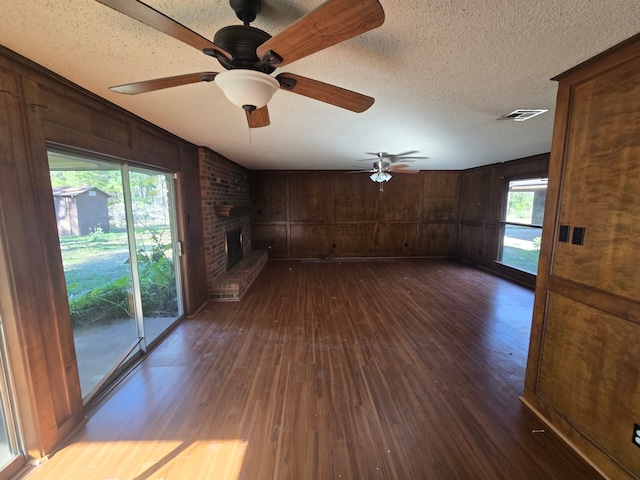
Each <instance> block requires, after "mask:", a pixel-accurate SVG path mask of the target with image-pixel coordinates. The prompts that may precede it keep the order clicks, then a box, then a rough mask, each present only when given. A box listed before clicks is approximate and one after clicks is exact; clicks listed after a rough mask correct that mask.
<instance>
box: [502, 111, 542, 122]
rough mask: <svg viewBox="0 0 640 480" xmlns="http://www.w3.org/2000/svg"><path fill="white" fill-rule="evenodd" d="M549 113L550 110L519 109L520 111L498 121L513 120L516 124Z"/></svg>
mask: <svg viewBox="0 0 640 480" xmlns="http://www.w3.org/2000/svg"><path fill="white" fill-rule="evenodd" d="M548 111H549V110H545V109H542V108H519V109H518V110H514V111H513V112H511V113H510V114H508V115H504V116H503V117H500V118H498V120H511V119H513V120H514V121H515V122H524V121H525V120H529V119H530V118H533V117H537V116H538V115H540V114H542V113H544V112H548Z"/></svg>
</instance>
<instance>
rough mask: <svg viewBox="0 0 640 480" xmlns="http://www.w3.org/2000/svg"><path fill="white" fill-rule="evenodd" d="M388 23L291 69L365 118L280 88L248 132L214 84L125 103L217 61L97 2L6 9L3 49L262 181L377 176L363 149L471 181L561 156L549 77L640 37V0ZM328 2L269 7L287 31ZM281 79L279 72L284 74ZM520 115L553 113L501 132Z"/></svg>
mask: <svg viewBox="0 0 640 480" xmlns="http://www.w3.org/2000/svg"><path fill="white" fill-rule="evenodd" d="M380 2H381V4H382V6H383V8H384V10H385V14H386V21H385V23H384V24H383V25H382V26H381V27H379V28H377V29H375V30H373V31H371V32H368V33H366V34H364V35H361V36H359V37H356V38H354V39H351V40H349V41H347V42H344V43H342V44H340V45H336V46H334V47H331V48H329V49H327V50H324V51H321V52H318V53H316V54H314V55H311V56H309V57H307V58H304V59H302V60H299V61H297V62H294V63H292V64H290V65H287V66H286V67H284V68H283V69H282V70H280V71H288V72H291V73H297V74H300V75H304V76H306V77H311V78H314V79H316V80H321V81H324V82H327V83H331V84H334V85H338V86H341V87H344V88H347V89H350V90H355V91H357V92H360V93H364V94H366V95H370V96H372V97H374V98H375V99H376V103H375V104H374V105H373V107H371V109H369V110H368V111H366V112H364V113H361V114H356V113H352V112H350V111H347V110H342V109H339V108H336V107H333V106H330V105H326V104H323V103H320V102H318V101H315V100H311V99H308V98H306V97H302V96H300V95H295V94H292V93H289V92H285V91H282V90H280V91H278V92H277V93H276V95H275V96H274V98H273V99H272V100H271V102H270V103H269V112H270V115H271V125H270V126H268V127H265V128H260V129H253V130H251V132H250V131H249V129H248V127H247V124H246V120H245V116H244V112H243V111H242V110H241V109H239V108H238V107H236V106H234V105H232V104H231V103H230V102H229V101H228V100H227V99H226V98H225V97H224V96H223V94H222V92H221V91H219V89H218V87H217V86H216V85H215V83H213V82H212V83H198V84H194V85H187V86H182V87H176V88H171V89H167V90H163V91H158V92H152V93H146V94H141V95H137V96H126V95H120V94H116V93H112V92H110V91H109V90H108V87H109V86H112V85H119V84H123V83H129V82H134V81H139V80H147V79H151V78H159V77H166V76H172V75H179V74H183V73H192V72H200V71H211V70H213V71H221V70H222V67H220V66H219V64H218V63H217V61H216V60H215V59H213V58H211V57H207V56H205V55H204V54H202V53H199V52H198V51H197V50H195V49H194V48H192V47H190V46H187V45H185V44H183V43H181V42H179V41H178V40H175V39H174V38H171V37H167V36H165V35H163V34H161V33H159V32H157V31H155V30H153V29H151V28H149V27H147V26H145V25H142V24H140V23H138V22H136V21H135V20H132V19H130V18H128V17H126V16H124V15H122V14H120V13H118V12H116V11H114V10H112V9H110V8H108V7H106V6H104V5H102V4H100V3H98V2H96V1H94V0H65V1H60V0H21V1H15V0H0V5H1V6H2V15H1V16H0V44H2V45H4V46H6V47H8V48H10V49H12V50H14V51H16V52H17V53H20V54H22V55H24V56H26V57H28V58H30V59H31V60H33V61H35V62H37V63H39V64H41V65H43V66H45V67H47V68H48V69H50V70H52V71H54V72H56V73H58V74H60V75H62V76H63V77H66V78H68V79H69V80H71V81H73V82H75V83H77V84H79V85H81V86H82V87H84V88H86V89H88V90H90V91H92V92H94V93H96V94H98V95H100V96H101V97H104V98H106V99H107V100H109V101H111V102H113V103H115V104H117V105H120V106H121V107H123V108H125V109H127V110H129V111H131V112H133V113H135V114H137V115H139V116H140V117H142V118H144V119H146V120H148V121H150V122H152V123H154V124H156V125H158V126H160V127H162V128H164V129H166V130H168V131H170V132H172V133H174V134H176V135H178V136H180V137H182V138H184V139H186V140H188V141H190V142H192V143H194V144H196V145H202V146H207V147H209V148H211V149H213V150H215V151H217V152H219V153H221V154H222V155H224V156H226V157H227V158H229V159H231V160H233V161H235V162H237V163H239V164H241V165H243V166H245V167H247V168H251V169H302V170H306V169H337V170H341V169H345V170H353V168H354V167H365V168H366V167H368V166H369V164H366V163H362V162H360V163H359V162H358V161H357V160H358V159H361V158H366V155H364V152H377V151H385V152H390V153H399V152H403V151H407V150H417V151H419V152H420V153H419V154H416V155H421V156H427V157H429V159H428V160H420V161H417V162H416V163H414V164H412V167H413V168H419V169H422V170H435V169H464V168H469V167H473V166H478V165H484V164H489V163H496V162H501V161H507V160H512V159H515V158H520V157H525V156H529V155H535V154H539V153H545V152H548V151H549V150H550V142H551V131H552V127H553V111H554V103H555V93H556V84H555V82H552V81H550V78H551V77H553V76H555V75H557V74H559V73H561V72H563V71H565V70H567V69H569V68H571V67H573V66H574V65H576V64H578V63H580V62H582V61H584V60H586V59H588V58H590V57H592V56H594V55H595V54H597V53H600V52H601V51H603V50H605V49H607V48H608V47H611V46H613V45H615V44H617V43H619V42H620V41H622V40H624V39H626V38H628V37H631V36H632V35H634V34H636V33H638V32H640V1H638V0H606V1H595V0H508V1H507V0H427V1H424V0H380ZM146 3H148V4H149V5H151V6H153V7H154V8H156V9H158V10H160V11H162V12H163V13H165V14H166V15H168V16H170V17H171V18H173V19H175V20H177V21H178V22H180V23H182V24H183V25H185V26H187V27H189V28H191V29H192V30H195V31H196V32H198V33H199V34H201V35H202V36H204V37H207V38H210V39H211V38H213V34H214V33H215V31H216V30H218V29H219V28H221V27H223V26H226V25H231V24H239V23H240V22H239V21H238V20H237V18H236V17H235V14H234V12H233V10H232V9H231V7H230V6H229V1H228V0H183V1H178V0H148V1H147V2H146ZM320 4H321V0H263V9H262V12H261V13H260V14H259V16H258V18H257V19H256V21H255V22H254V23H253V24H252V25H253V26H255V27H257V28H260V29H263V30H266V31H267V32H269V33H271V34H272V35H273V34H276V33H277V32H279V31H281V30H282V29H284V27H286V26H288V25H289V24H291V23H293V22H294V21H295V20H296V19H297V18H299V17H301V16H303V15H305V14H307V13H308V12H310V11H311V10H313V9H314V8H316V7H317V6H318V5H320ZM277 73H279V71H276V74H277ZM518 108H545V109H549V112H548V113H546V114H543V115H541V116H538V117H535V118H533V119H531V120H528V121H526V122H513V121H504V120H502V121H497V120H496V119H497V118H499V117H501V116H502V115H505V114H508V113H510V112H512V111H513V110H515V109H518Z"/></svg>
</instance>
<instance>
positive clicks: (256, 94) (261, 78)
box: [215, 69, 280, 113]
mask: <svg viewBox="0 0 640 480" xmlns="http://www.w3.org/2000/svg"><path fill="white" fill-rule="evenodd" d="M215 82H216V83H217V84H218V86H219V87H220V89H221V90H222V92H223V93H224V94H225V96H226V97H227V98H228V99H229V100H230V101H231V103H233V104H234V105H237V106H239V107H241V108H243V109H244V110H246V111H247V112H249V113H251V112H252V111H253V110H256V109H258V108H262V107H264V106H265V105H266V104H267V103H269V100H271V97H273V94H274V93H276V91H277V90H278V89H279V88H280V83H279V82H278V81H277V80H276V79H275V78H273V77H272V76H270V75H267V74H266V73H262V72H257V71H255V70H245V69H233V70H227V71H226V72H222V73H219V74H218V75H216V78H215Z"/></svg>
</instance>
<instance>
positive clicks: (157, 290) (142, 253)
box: [129, 168, 182, 343]
mask: <svg viewBox="0 0 640 480" xmlns="http://www.w3.org/2000/svg"><path fill="white" fill-rule="evenodd" d="M129 184H130V185H131V205H132V207H133V208H132V213H133V234H134V235H135V244H136V248H137V263H138V271H139V272H140V285H141V293H142V296H141V302H140V303H141V305H142V315H141V316H142V318H143V326H142V328H143V329H144V333H145V335H144V337H145V340H146V342H147V343H149V342H152V341H154V340H155V339H156V338H158V336H159V335H161V334H162V333H163V332H164V331H165V330H166V329H167V328H168V327H169V326H170V325H171V324H172V323H173V322H174V321H175V319H176V318H177V317H178V316H180V315H181V314H182V311H181V309H180V305H181V304H182V302H181V299H180V294H179V292H181V289H180V288H179V284H178V281H179V276H177V275H176V273H177V272H176V262H175V261H174V260H175V259H176V257H175V256H174V252H176V251H177V247H178V245H177V242H176V235H175V234H174V231H175V227H174V226H175V217H174V209H173V208H172V206H173V204H174V200H173V178H172V177H171V175H169V174H166V173H158V172H152V171H149V170H144V169H140V168H131V169H130V171H129Z"/></svg>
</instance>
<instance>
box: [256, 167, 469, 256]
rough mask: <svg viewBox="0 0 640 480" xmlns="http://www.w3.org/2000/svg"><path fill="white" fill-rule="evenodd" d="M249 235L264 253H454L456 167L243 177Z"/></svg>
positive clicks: (414, 254)
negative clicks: (248, 197) (387, 174)
mask: <svg viewBox="0 0 640 480" xmlns="http://www.w3.org/2000/svg"><path fill="white" fill-rule="evenodd" d="M251 192H252V206H253V216H252V231H253V235H252V241H253V248H254V249H256V250H268V251H269V255H270V257H271V258H305V257H314V258H318V257H323V258H324V257H366V256H378V257H387V256H389V257H391V256H392V257H404V256H454V255H455V253H456V252H455V247H456V235H457V229H458V195H459V173H458V172H420V173H418V174H414V175H408V174H407V175H401V174H397V175H394V176H393V179H392V180H391V181H389V182H388V183H386V184H385V185H384V191H383V192H379V191H378V184H376V183H374V182H372V181H371V179H370V178H369V176H368V175H365V174H348V173H346V172H335V171H320V172H317V171H316V172H300V171H296V172H267V171H256V172H252V175H251Z"/></svg>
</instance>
